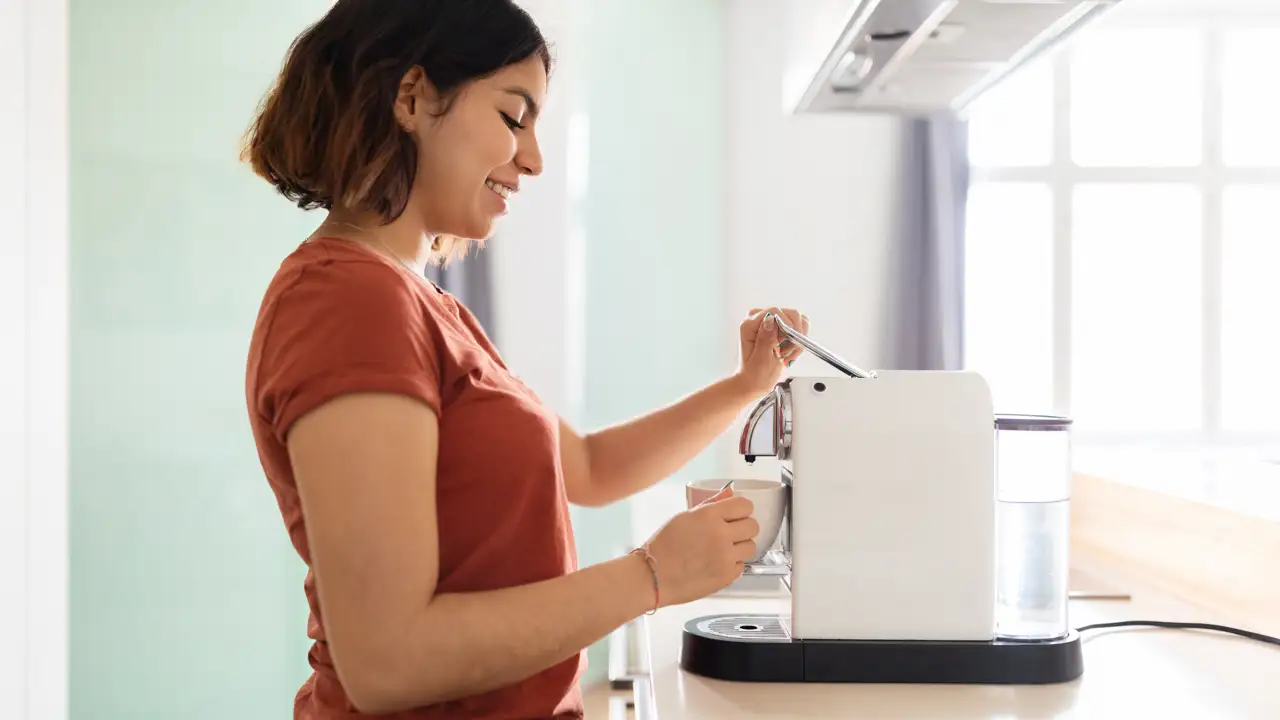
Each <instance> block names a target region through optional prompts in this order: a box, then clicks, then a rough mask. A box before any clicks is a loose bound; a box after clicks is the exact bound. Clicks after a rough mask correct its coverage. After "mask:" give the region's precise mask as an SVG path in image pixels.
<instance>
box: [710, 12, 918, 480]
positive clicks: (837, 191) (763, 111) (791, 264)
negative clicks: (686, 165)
mask: <svg viewBox="0 0 1280 720" xmlns="http://www.w3.org/2000/svg"><path fill="white" fill-rule="evenodd" d="M787 10H788V8H787V3H779V2H774V1H773V0H731V2H729V3H728V10H727V12H728V17H727V26H726V30H725V35H726V52H727V54H728V59H727V62H726V63H725V66H726V68H728V70H729V72H728V78H727V91H728V92H727V97H726V102H727V104H728V111H727V112H726V114H725V116H726V118H727V127H726V132H727V134H728V152H727V153H726V158H727V159H726V163H725V187H726V207H725V222H726V231H725V235H726V238H727V240H726V245H727V250H726V257H725V263H726V275H725V277H726V287H725V292H726V297H725V303H724V306H725V308H726V312H727V313H728V316H727V317H726V318H725V322H724V324H723V326H724V327H725V328H726V332H729V331H730V330H731V329H732V327H733V323H734V322H736V321H738V320H740V319H741V317H742V315H743V314H745V313H746V311H747V310H749V309H750V308H752V307H758V306H760V304H761V303H769V304H774V305H780V306H783V307H795V308H799V309H801V310H803V311H804V312H805V313H806V314H807V315H808V316H809V318H810V321H811V332H810V334H811V336H812V337H813V338H814V339H815V340H817V341H818V342H820V343H822V344H823V345H825V346H827V347H829V348H831V349H832V350H833V351H835V352H836V353H837V354H839V355H841V356H843V357H845V358H846V359H848V360H849V361H850V362H852V363H854V364H856V365H860V366H862V367H869V368H875V367H887V366H889V365H891V364H892V363H893V361H894V348H893V347H892V346H891V343H890V342H889V339H888V338H889V335H890V332H891V325H890V324H891V323H892V320H893V316H894V313H895V307H896V302H895V300H894V297H895V293H896V292H898V288H897V287H896V283H893V282H892V281H891V272H890V271H891V268H892V267H893V265H894V263H895V262H896V257H895V255H894V252H893V240H894V239H895V237H896V236H897V235H898V233H899V232H900V227H899V224H900V217H901V215H900V203H901V199H900V192H899V185H900V183H901V177H900V170H901V167H902V165H901V159H902V157H903V137H902V124H901V122H900V121H898V120H896V119H893V118H890V117H881V116H850V115H799V116H796V115H788V114H784V112H783V111H782V109H781V108H782V101H781V98H782V89H783V71H784V65H785V63H784V61H783V59H784V57H785V54H786V50H787V42H788V36H789V34H790V33H789V22H788V16H787ZM725 342H726V344H729V343H731V342H732V340H731V338H729V337H726V341H725ZM791 370H792V372H793V373H794V374H796V375H803V374H806V373H813V374H831V373H833V372H835V371H834V370H832V369H831V368H829V367H828V366H826V365H825V364H824V363H822V362H821V361H819V360H817V359H815V358H812V357H806V358H803V359H802V360H800V361H799V362H797V363H796V365H795V366H794V367H793V368H792V369H791ZM729 435H730V436H727V437H725V438H724V439H723V440H722V446H723V449H722V453H723V454H722V456H721V457H722V461H723V463H724V465H723V469H724V471H725V472H746V473H748V474H769V475H772V474H776V470H775V468H774V466H772V465H770V464H769V463H768V462H766V461H764V460H762V461H760V462H757V463H756V466H755V467H754V468H748V467H747V466H746V465H745V463H743V462H742V460H741V457H740V456H739V455H738V454H737V437H736V435H734V434H733V433H730V434H729Z"/></svg>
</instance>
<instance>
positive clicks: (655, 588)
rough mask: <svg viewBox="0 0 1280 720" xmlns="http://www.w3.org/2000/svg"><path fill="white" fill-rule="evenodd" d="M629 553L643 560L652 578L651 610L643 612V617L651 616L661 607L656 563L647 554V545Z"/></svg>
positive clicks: (651, 556)
mask: <svg viewBox="0 0 1280 720" xmlns="http://www.w3.org/2000/svg"><path fill="white" fill-rule="evenodd" d="M631 552H633V553H637V554H639V555H640V556H641V557H643V558H644V562H645V564H646V565H648V566H649V574H650V575H652V576H653V609H652V610H649V611H647V612H645V615H652V614H654V613H656V612H657V611H658V607H659V606H661V605H662V591H661V590H660V589H659V588H658V563H657V562H655V561H654V559H653V555H651V554H650V553H649V546H648V545H641V546H640V547H638V548H636V549H635V550H632V551H631Z"/></svg>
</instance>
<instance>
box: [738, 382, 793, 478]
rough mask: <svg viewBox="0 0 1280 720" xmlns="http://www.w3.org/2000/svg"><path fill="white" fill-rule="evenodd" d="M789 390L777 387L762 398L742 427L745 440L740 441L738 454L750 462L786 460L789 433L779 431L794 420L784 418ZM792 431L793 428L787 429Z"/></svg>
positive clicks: (742, 438)
mask: <svg viewBox="0 0 1280 720" xmlns="http://www.w3.org/2000/svg"><path fill="white" fill-rule="evenodd" d="M785 393H786V388H785V387H782V386H775V387H774V389H773V391H772V392H770V393H769V394H768V395H765V396H764V397H762V398H760V401H759V402H757V403H756V406H755V407H754V408H752V410H751V414H750V415H749V416H748V417H747V422H746V425H744V426H743V428H742V437H741V438H739V440H738V452H739V454H741V455H742V456H743V457H744V458H745V459H746V461H747V462H748V463H754V462H755V460H756V458H757V457H775V456H776V457H778V458H779V459H782V456H783V453H784V452H785V450H786V448H785V447H784V437H783V436H784V435H785V433H783V432H779V429H780V425H787V424H789V421H790V418H789V417H787V418H783V417H782V416H783V415H784V413H785V411H786V409H787V408H786V405H787V402H786V401H787V396H786V394H785ZM783 429H785V430H789V428H783Z"/></svg>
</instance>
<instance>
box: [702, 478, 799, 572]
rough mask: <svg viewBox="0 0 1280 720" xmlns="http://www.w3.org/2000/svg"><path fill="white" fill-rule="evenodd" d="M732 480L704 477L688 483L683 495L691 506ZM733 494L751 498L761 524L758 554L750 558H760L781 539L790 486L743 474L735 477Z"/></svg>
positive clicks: (756, 559) (757, 547)
mask: <svg viewBox="0 0 1280 720" xmlns="http://www.w3.org/2000/svg"><path fill="white" fill-rule="evenodd" d="M727 482H729V478H718V479H717V478H705V479H703V480H694V481H693V482H691V483H689V484H688V485H685V487H684V497H685V501H686V502H687V503H688V506H689V508H690V509H692V508H694V507H697V506H698V505H701V504H702V503H704V502H706V500H707V499H708V498H710V497H712V496H714V495H715V494H716V493H718V492H720V488H722V487H724V484H725V483H727ZM733 494H734V495H739V496H741V497H745V498H746V499H748V500H750V501H751V504H752V505H753V506H754V509H753V510H752V512H751V516H752V517H753V518H755V519H756V522H757V523H759V524H760V532H758V533H756V536H755V543H756V554H755V555H754V556H753V557H752V558H751V559H750V560H748V561H747V562H749V563H754V562H760V561H761V560H763V559H764V556H765V554H767V553H768V552H769V550H770V549H771V548H772V547H773V543H774V541H775V540H777V539H778V530H779V529H781V528H782V518H784V517H785V516H786V514H787V486H786V485H783V484H782V483H781V482H779V481H777V480H761V479H759V478H744V479H741V480H734V481H733Z"/></svg>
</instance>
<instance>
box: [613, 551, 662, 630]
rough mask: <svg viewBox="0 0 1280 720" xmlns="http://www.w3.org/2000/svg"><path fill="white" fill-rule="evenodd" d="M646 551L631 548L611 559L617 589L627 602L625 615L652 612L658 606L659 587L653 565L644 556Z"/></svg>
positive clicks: (631, 616)
mask: <svg viewBox="0 0 1280 720" xmlns="http://www.w3.org/2000/svg"><path fill="white" fill-rule="evenodd" d="M645 552H647V551H637V550H633V551H631V552H629V553H627V554H626V555H624V556H622V557H620V558H617V559H615V560H613V561H612V562H613V563H614V564H615V565H616V566H617V568H618V575H619V578H618V582H617V585H616V586H615V587H617V588H618V589H619V591H620V592H621V594H622V595H623V597H625V598H626V600H625V602H626V603H627V617H629V618H636V617H639V616H641V615H646V614H652V613H653V612H655V611H656V610H657V609H658V608H659V607H660V598H661V589H660V587H659V586H658V583H657V575H656V570H655V567H654V565H652V564H651V563H650V561H649V560H648V559H647V558H646V557H645Z"/></svg>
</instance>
